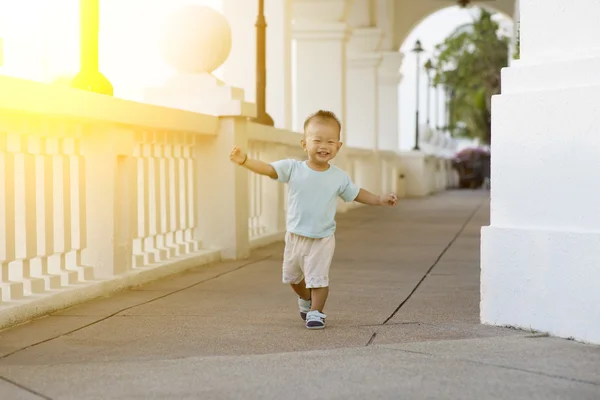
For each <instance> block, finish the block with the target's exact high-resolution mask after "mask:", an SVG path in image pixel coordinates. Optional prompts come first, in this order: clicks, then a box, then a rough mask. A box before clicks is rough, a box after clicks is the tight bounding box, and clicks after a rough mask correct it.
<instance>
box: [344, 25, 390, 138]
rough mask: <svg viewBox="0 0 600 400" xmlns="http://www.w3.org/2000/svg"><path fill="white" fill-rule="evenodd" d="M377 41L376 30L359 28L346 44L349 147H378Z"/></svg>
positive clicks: (377, 34) (379, 38) (378, 55)
mask: <svg viewBox="0 0 600 400" xmlns="http://www.w3.org/2000/svg"><path fill="white" fill-rule="evenodd" d="M381 39H382V33H381V30H380V29H378V28H361V29H356V30H354V31H353V32H352V35H351V37H350V41H349V43H348V64H347V71H348V72H347V74H348V75H347V92H346V102H347V105H348V110H347V112H348V114H347V116H346V121H347V127H346V134H347V138H346V144H347V145H348V146H351V147H360V148H365V149H377V147H378V146H377V139H378V137H377V136H378V125H379V113H378V107H377V103H378V101H379V93H378V91H379V83H378V68H379V64H380V63H381V53H379V52H377V51H376V50H377V47H378V46H379V43H380V42H381Z"/></svg>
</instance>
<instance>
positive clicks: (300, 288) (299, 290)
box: [290, 279, 311, 300]
mask: <svg viewBox="0 0 600 400" xmlns="http://www.w3.org/2000/svg"><path fill="white" fill-rule="evenodd" d="M290 286H291V288H292V290H293V291H294V292H296V294H297V295H298V297H300V298H301V299H304V300H310V299H311V293H310V289H307V288H306V281H305V280H304V279H302V282H300V283H298V284H294V283H290Z"/></svg>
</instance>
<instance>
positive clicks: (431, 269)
mask: <svg viewBox="0 0 600 400" xmlns="http://www.w3.org/2000/svg"><path fill="white" fill-rule="evenodd" d="M486 201H487V197H484V198H483V199H482V200H481V202H480V203H479V204H478V205H477V206H476V207H475V209H474V210H473V211H472V212H471V214H470V215H469V216H468V218H467V220H466V221H465V222H464V223H463V224H462V226H461V227H460V229H459V230H458V232H456V234H455V235H454V237H453V238H452V239H451V240H450V241H449V242H448V244H447V245H446V247H445V248H444V249H443V250H442V252H441V253H440V254H439V255H438V257H437V258H436V260H435V261H434V262H433V264H432V265H431V267H429V269H428V270H427V271H426V272H425V274H424V275H423V277H422V278H421V280H419V282H417V284H416V285H415V287H414V288H413V289H412V291H411V292H410V293H409V294H408V296H406V298H405V299H404V300H403V301H402V302H401V303H400V305H398V307H396V309H395V310H394V311H393V312H392V313H391V314H390V316H389V317H387V318H386V320H385V321H383V323H382V324H380V325H379V326H384V325H386V324H387V323H388V322H389V321H390V320H391V319H392V318H394V316H395V315H396V314H397V313H398V311H400V309H402V307H403V306H404V305H405V304H406V303H407V302H408V300H410V298H411V297H412V296H413V294H415V292H416V291H417V289H418V288H419V286H421V284H422V283H423V282H424V281H425V279H426V278H427V277H428V276H429V275H430V274H431V271H433V269H434V268H435V267H436V266H437V265H438V263H439V262H440V260H441V259H442V257H444V255H445V254H446V252H448V250H449V249H450V247H452V245H453V244H454V242H456V240H457V239H458V238H459V237H460V235H461V234H462V233H463V232H464V230H465V228H466V227H467V225H469V223H470V222H471V220H473V218H474V217H475V215H476V214H477V212H478V211H479V209H480V208H481V206H482V205H483V204H484V203H485V202H486ZM376 336H377V331H375V332H374V333H373V335H372V336H371V338H370V339H369V341H368V342H367V344H366V345H365V346H370V345H371V344H372V343H373V341H374V340H375V337H376Z"/></svg>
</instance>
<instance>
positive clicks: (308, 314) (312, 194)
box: [230, 111, 397, 329]
mask: <svg viewBox="0 0 600 400" xmlns="http://www.w3.org/2000/svg"><path fill="white" fill-rule="evenodd" d="M340 132H341V124H340V122H339V120H338V119H337V117H336V116H335V114H334V113H332V112H329V111H318V112H317V113H315V114H313V115H311V116H310V117H309V118H308V119H307V120H306V121H305V122H304V138H303V139H302V140H301V144H302V148H303V149H304V151H305V152H306V153H307V155H308V159H307V160H306V161H297V160H292V159H287V160H280V161H276V162H273V163H270V164H267V163H264V162H262V161H259V160H253V159H249V158H248V155H247V154H245V153H244V152H242V150H241V149H239V148H237V147H234V148H233V150H232V151H231V154H230V159H231V161H233V162H235V163H237V164H238V165H241V166H244V167H245V168H247V169H249V170H250V171H252V172H255V173H257V174H260V175H266V176H268V177H270V178H272V179H277V180H278V181H279V182H284V183H287V184H288V208H287V223H286V225H287V227H286V228H287V229H286V236H285V250H284V253H283V283H285V284H289V285H290V286H291V287H292V289H293V290H294V292H296V294H297V295H298V297H299V298H298V306H299V307H300V316H301V317H302V319H303V320H305V321H306V328H308V329H323V328H325V318H326V315H325V314H324V313H323V310H324V307H325V301H326V300H327V296H328V294H329V267H330V265H331V260H332V258H333V252H334V249H335V236H334V233H335V228H336V224H335V213H336V208H337V198H338V196H339V197H341V198H342V199H343V200H344V201H345V202H352V201H357V202H359V203H363V204H368V205H373V206H379V205H388V206H395V205H396V201H397V198H396V195H395V194H393V193H390V194H386V195H383V196H376V195H374V194H373V193H370V192H369V191H367V190H365V189H361V188H359V187H357V186H356V185H355V184H354V183H353V182H352V181H351V179H350V176H348V174H347V173H345V172H344V171H343V170H341V169H339V168H337V167H335V166H333V165H330V164H329V162H330V161H331V160H333V159H334V158H335V156H336V155H337V153H338V151H339V150H340V147H342V143H341V142H340Z"/></svg>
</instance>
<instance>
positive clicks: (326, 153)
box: [317, 151, 329, 156]
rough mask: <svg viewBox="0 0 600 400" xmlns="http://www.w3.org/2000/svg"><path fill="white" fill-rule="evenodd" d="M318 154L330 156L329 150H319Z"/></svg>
mask: <svg viewBox="0 0 600 400" xmlns="http://www.w3.org/2000/svg"><path fill="white" fill-rule="evenodd" d="M317 154H318V155H320V156H328V155H329V152H328V151H317Z"/></svg>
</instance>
